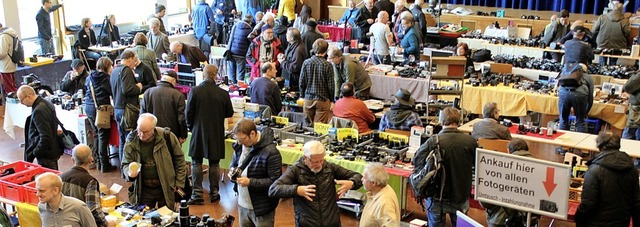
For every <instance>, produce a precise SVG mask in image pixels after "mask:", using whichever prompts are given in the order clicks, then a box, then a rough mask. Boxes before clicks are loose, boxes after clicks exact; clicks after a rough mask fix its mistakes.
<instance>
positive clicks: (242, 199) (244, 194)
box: [238, 132, 260, 210]
mask: <svg viewBox="0 0 640 227" xmlns="http://www.w3.org/2000/svg"><path fill="white" fill-rule="evenodd" d="M257 136H258V141H260V132H258V135H257ZM249 152H251V147H245V146H244V145H242V153H241V154H240V158H239V159H238V168H240V166H241V165H242V162H244V159H245V158H247V156H248V155H249ZM247 166H248V165H247ZM240 176H243V177H247V167H245V168H244V169H243V170H242V173H241V174H240ZM238 206H241V207H242V208H245V209H249V210H253V204H252V203H251V196H250V195H249V187H245V186H242V185H240V184H238Z"/></svg>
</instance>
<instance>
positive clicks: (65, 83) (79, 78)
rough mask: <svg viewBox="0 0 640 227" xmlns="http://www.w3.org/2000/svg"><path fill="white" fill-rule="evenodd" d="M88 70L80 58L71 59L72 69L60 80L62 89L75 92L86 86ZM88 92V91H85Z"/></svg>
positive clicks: (70, 92)
mask: <svg viewBox="0 0 640 227" xmlns="http://www.w3.org/2000/svg"><path fill="white" fill-rule="evenodd" d="M87 75H88V73H87V71H86V70H85V66H84V64H83V63H82V61H81V60H80V59H73V61H71V70H70V71H69V72H67V74H65V75H64V78H62V82H60V90H62V91H66V92H69V94H75V93H76V92H78V89H83V88H84V82H85V80H86V79H87ZM84 92H86V91H84Z"/></svg>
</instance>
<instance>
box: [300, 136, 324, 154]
mask: <svg viewBox="0 0 640 227" xmlns="http://www.w3.org/2000/svg"><path fill="white" fill-rule="evenodd" d="M302 150H303V151H304V156H307V157H308V158H309V157H311V155H318V154H322V155H324V152H325V151H326V150H325V149H324V145H322V143H320V141H317V140H313V141H309V142H307V143H305V144H304V146H302Z"/></svg>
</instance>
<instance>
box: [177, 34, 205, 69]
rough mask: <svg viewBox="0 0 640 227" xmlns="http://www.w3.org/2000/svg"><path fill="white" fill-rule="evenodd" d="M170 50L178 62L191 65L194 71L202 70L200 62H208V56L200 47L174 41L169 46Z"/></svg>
mask: <svg viewBox="0 0 640 227" xmlns="http://www.w3.org/2000/svg"><path fill="white" fill-rule="evenodd" d="M169 49H170V50H171V53H173V54H174V55H175V59H176V60H178V62H180V63H187V64H191V68H192V69H195V68H200V62H208V58H207V56H205V55H204V52H202V50H200V48H198V47H195V46H191V45H188V44H184V43H182V42H179V41H174V42H172V43H171V45H170V46H169Z"/></svg>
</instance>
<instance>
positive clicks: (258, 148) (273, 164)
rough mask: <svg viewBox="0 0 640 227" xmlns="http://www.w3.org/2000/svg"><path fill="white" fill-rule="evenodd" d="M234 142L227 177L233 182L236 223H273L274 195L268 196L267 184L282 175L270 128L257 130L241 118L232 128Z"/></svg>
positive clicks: (270, 224) (251, 123)
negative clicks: (234, 187) (272, 196)
mask: <svg viewBox="0 0 640 227" xmlns="http://www.w3.org/2000/svg"><path fill="white" fill-rule="evenodd" d="M233 134H234V136H235V138H236V140H237V143H236V144H234V145H233V148H234V150H235V152H234V153H233V159H232V161H231V168H230V170H231V171H229V178H231V180H232V181H235V183H236V191H237V192H238V214H239V221H240V226H273V225H274V221H275V214H276V207H277V206H278V202H279V201H280V200H279V199H278V198H270V197H269V187H270V186H271V184H273V182H274V181H276V180H277V179H278V178H279V177H280V176H281V175H282V156H281V155H280V152H279V151H278V149H276V145H275V144H274V143H273V130H272V129H271V128H269V127H266V128H263V129H262V130H261V131H260V132H259V131H258V130H257V129H256V125H255V124H254V123H253V121H252V120H249V119H247V118H244V119H242V120H240V121H238V123H237V124H236V126H235V127H234V128H233Z"/></svg>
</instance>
